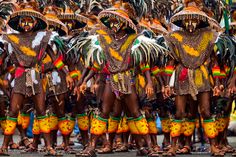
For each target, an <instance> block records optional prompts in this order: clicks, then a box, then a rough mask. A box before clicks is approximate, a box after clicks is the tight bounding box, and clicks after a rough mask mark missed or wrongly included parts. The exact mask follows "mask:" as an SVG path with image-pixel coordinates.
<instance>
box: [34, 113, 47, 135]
mask: <svg viewBox="0 0 236 157" xmlns="http://www.w3.org/2000/svg"><path fill="white" fill-rule="evenodd" d="M37 119H38V122H39V128H40V132H41V133H45V134H48V133H50V126H49V117H48V116H41V117H37Z"/></svg>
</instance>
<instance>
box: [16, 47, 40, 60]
mask: <svg viewBox="0 0 236 157" xmlns="http://www.w3.org/2000/svg"><path fill="white" fill-rule="evenodd" d="M20 50H21V51H22V52H23V53H24V54H25V55H27V56H32V57H35V56H36V55H37V54H36V52H35V51H34V50H31V49H30V48H29V47H26V46H20Z"/></svg>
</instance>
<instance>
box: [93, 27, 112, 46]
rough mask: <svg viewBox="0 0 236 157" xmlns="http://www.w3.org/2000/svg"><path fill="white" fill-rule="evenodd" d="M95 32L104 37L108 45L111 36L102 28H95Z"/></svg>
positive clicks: (110, 41)
mask: <svg viewBox="0 0 236 157" xmlns="http://www.w3.org/2000/svg"><path fill="white" fill-rule="evenodd" d="M96 32H97V33H98V34H100V35H102V36H103V37H104V39H105V40H106V42H107V44H109V45H110V44H111V43H112V39H111V37H110V36H109V35H108V34H107V33H106V32H105V31H104V30H101V29H100V30H97V31H96Z"/></svg>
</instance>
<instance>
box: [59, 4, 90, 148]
mask: <svg viewBox="0 0 236 157" xmlns="http://www.w3.org/2000/svg"><path fill="white" fill-rule="evenodd" d="M72 8H76V7H73V6H68V5H67V4H65V5H64V12H63V13H61V14H60V15H59V19H60V20H61V21H62V22H63V23H64V24H65V25H66V26H67V28H68V31H69V32H68V33H69V35H68V36H67V37H65V38H64V39H63V40H64V41H65V42H66V43H67V45H68V48H69V49H71V45H72V43H73V41H74V40H76V39H77V38H80V37H82V36H84V34H86V31H85V30H84V29H85V28H86V26H87V22H88V18H86V17H85V16H83V15H81V14H80V11H79V9H78V8H76V9H77V11H75V9H74V11H73V10H72ZM64 57H65V61H66V63H67V64H68V68H69V70H70V75H71V77H72V78H73V79H74V81H75V83H76V84H81V83H79V82H80V79H81V77H84V75H85V74H86V72H87V71H83V70H84V63H83V60H82V57H81V56H80V55H78V54H77V53H76V52H75V51H69V52H66V53H65V54H64ZM69 95H70V102H71V103H73V104H74V106H71V108H72V111H70V112H71V118H74V119H77V124H78V127H79V129H80V134H81V136H82V144H83V145H84V146H85V145H86V144H87V143H88V130H89V117H88V114H87V112H86V110H87V104H86V101H85V100H86V96H85V95H84V94H82V93H80V94H78V95H77V96H76V95H75V94H74V91H73V90H72V91H69Z"/></svg>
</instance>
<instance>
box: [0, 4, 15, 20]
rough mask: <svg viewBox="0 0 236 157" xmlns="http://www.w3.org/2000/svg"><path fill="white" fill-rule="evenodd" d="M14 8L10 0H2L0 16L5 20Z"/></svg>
mask: <svg viewBox="0 0 236 157" xmlns="http://www.w3.org/2000/svg"><path fill="white" fill-rule="evenodd" d="M16 9H17V8H16V6H15V5H14V3H12V2H10V1H2V2H0V17H1V18H2V19H4V20H7V18H8V16H10V15H11V14H12V13H13V12H14V11H15V10H16Z"/></svg>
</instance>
